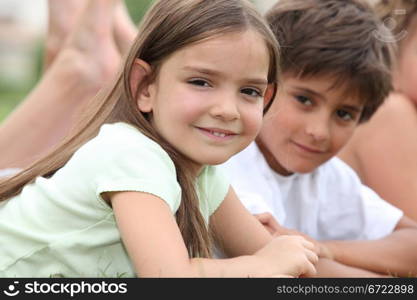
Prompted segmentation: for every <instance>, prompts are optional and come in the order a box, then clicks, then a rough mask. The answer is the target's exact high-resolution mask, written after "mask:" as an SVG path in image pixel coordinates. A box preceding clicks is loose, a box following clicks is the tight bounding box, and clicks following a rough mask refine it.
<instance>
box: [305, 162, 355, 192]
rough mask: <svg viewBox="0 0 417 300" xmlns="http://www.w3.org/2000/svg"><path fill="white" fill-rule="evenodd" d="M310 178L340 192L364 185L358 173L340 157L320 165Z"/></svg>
mask: <svg viewBox="0 0 417 300" xmlns="http://www.w3.org/2000/svg"><path fill="white" fill-rule="evenodd" d="M309 176H311V177H313V178H314V177H316V178H317V180H316V181H317V182H318V183H319V184H320V183H324V182H325V183H326V184H327V185H329V187H335V188H336V189H338V190H341V189H343V188H346V189H351V188H353V187H355V186H361V185H362V183H361V181H360V179H359V176H358V175H357V173H356V172H355V171H354V170H353V169H352V168H351V167H350V166H349V165H348V164H346V163H345V162H344V161H343V160H341V159H340V158H338V157H333V158H331V159H330V160H328V161H327V162H325V163H324V164H322V165H320V166H319V167H318V168H317V169H315V170H314V171H313V172H312V173H310V174H309Z"/></svg>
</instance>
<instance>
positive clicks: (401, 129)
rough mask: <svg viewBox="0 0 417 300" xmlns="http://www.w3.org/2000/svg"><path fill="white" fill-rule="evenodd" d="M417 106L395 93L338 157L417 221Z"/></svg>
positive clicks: (360, 129)
mask: <svg viewBox="0 0 417 300" xmlns="http://www.w3.org/2000/svg"><path fill="white" fill-rule="evenodd" d="M416 153H417V106H416V104H415V103H414V102H413V101H411V100H410V99H408V98H407V97H406V96H405V95H403V94H399V93H392V94H391V95H390V96H389V97H388V99H387V100H386V102H385V103H384V104H383V105H382V106H381V107H380V108H379V109H378V110H377V112H376V113H375V115H374V116H373V117H372V118H371V120H369V121H368V122H367V123H365V124H362V125H360V126H359V127H358V128H357V129H356V130H355V134H354V136H353V137H352V139H351V140H350V141H349V143H348V144H347V145H346V146H345V147H344V148H343V149H342V151H341V152H340V154H339V157H340V158H341V159H343V160H344V161H345V162H346V163H348V164H349V165H350V166H351V167H352V168H353V169H355V171H356V172H357V174H358V175H359V177H360V178H361V181H362V182H363V183H364V184H365V185H367V186H369V187H370V188H372V189H373V190H374V191H376V192H377V193H378V194H379V195H380V196H381V198H383V199H385V200H386V201H388V202H390V203H391V204H393V205H394V206H396V207H398V208H400V209H401V210H402V211H403V212H404V214H405V215H406V216H408V217H410V218H412V219H414V220H415V221H417V159H416Z"/></svg>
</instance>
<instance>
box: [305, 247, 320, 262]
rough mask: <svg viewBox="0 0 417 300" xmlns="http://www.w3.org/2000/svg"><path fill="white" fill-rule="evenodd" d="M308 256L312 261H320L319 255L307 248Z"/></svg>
mask: <svg viewBox="0 0 417 300" xmlns="http://www.w3.org/2000/svg"><path fill="white" fill-rule="evenodd" d="M305 253H306V256H307V258H308V260H309V261H310V262H312V263H313V264H316V263H317V262H318V261H319V257H318V255H317V254H316V253H315V252H314V251H310V250H306V252H305Z"/></svg>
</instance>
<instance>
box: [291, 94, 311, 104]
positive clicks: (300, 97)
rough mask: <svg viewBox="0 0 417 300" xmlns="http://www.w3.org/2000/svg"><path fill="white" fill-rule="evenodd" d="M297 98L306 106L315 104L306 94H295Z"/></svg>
mask: <svg viewBox="0 0 417 300" xmlns="http://www.w3.org/2000/svg"><path fill="white" fill-rule="evenodd" d="M295 99H296V100H297V101H298V102H300V103H301V104H303V105H305V106H312V105H313V101H311V100H310V98H308V97H306V96H302V95H298V96H295Z"/></svg>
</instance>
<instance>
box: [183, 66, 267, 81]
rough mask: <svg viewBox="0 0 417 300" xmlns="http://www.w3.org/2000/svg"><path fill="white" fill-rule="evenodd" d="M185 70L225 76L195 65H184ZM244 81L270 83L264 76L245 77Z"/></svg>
mask: <svg viewBox="0 0 417 300" xmlns="http://www.w3.org/2000/svg"><path fill="white" fill-rule="evenodd" d="M183 70H185V71H192V72H197V73H200V74H205V75H211V76H217V77H225V76H224V75H223V74H222V73H221V72H219V71H216V70H212V69H208V68H204V67H193V66H185V67H183ZM242 81H245V82H248V83H251V84H262V85H268V80H266V79H262V78H245V79H243V80H242Z"/></svg>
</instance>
